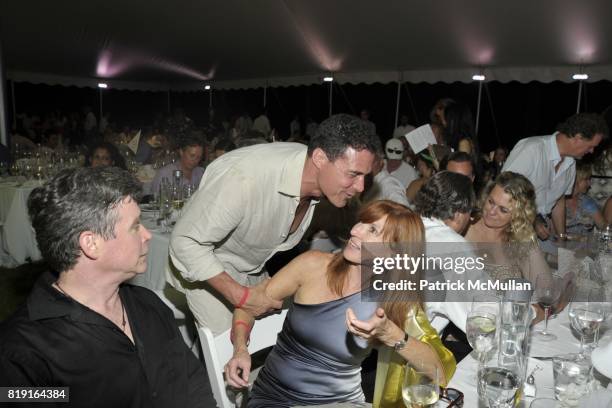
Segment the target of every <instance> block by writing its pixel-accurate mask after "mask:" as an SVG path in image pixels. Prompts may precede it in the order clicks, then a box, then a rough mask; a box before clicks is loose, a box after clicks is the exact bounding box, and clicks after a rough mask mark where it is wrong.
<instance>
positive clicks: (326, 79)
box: [323, 76, 334, 82]
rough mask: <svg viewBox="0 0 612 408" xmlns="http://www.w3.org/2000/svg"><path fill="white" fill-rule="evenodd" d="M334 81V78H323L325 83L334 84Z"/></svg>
mask: <svg viewBox="0 0 612 408" xmlns="http://www.w3.org/2000/svg"><path fill="white" fill-rule="evenodd" d="M333 81H334V77H333V76H325V77H323V82H333Z"/></svg>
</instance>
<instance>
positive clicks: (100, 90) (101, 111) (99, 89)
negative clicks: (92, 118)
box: [98, 88, 103, 120]
mask: <svg viewBox="0 0 612 408" xmlns="http://www.w3.org/2000/svg"><path fill="white" fill-rule="evenodd" d="M98 92H99V94H100V119H98V120H102V113H103V109H102V88H98Z"/></svg>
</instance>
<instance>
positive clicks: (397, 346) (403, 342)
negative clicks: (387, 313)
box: [393, 333, 409, 352]
mask: <svg viewBox="0 0 612 408" xmlns="http://www.w3.org/2000/svg"><path fill="white" fill-rule="evenodd" d="M408 337H409V336H408V333H405V334H404V338H403V339H401V340H398V341H396V342H395V344H394V345H393V350H395V351H396V352H399V351H400V350H402V349H403V348H404V347H406V343H407V342H408Z"/></svg>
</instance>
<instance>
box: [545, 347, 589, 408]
mask: <svg viewBox="0 0 612 408" xmlns="http://www.w3.org/2000/svg"><path fill="white" fill-rule="evenodd" d="M591 371H592V370H591V360H590V359H589V358H585V357H583V356H582V355H580V354H567V355H564V356H558V357H554V358H553V376H554V383H555V398H556V399H557V400H559V401H561V402H562V403H563V405H565V406H570V407H577V406H579V400H580V398H582V397H583V396H584V395H586V394H587V393H588V392H589V384H590V381H591V378H592V372H591Z"/></svg>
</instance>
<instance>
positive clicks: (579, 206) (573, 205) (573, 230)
mask: <svg viewBox="0 0 612 408" xmlns="http://www.w3.org/2000/svg"><path fill="white" fill-rule="evenodd" d="M592 174H593V170H592V167H591V165H590V164H586V163H578V164H577V165H576V181H575V182H574V190H573V191H572V195H571V196H570V197H565V231H566V232H567V233H568V234H584V233H587V232H588V231H589V230H591V229H592V228H593V226H594V225H596V226H597V228H604V227H605V226H606V220H605V219H604V216H603V214H602V212H601V210H600V209H599V206H598V205H597V202H596V201H595V200H593V199H592V198H591V197H589V196H588V195H587V192H588V191H589V188H590V187H591V175H592Z"/></svg>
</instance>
